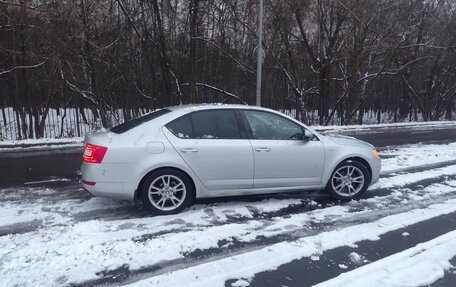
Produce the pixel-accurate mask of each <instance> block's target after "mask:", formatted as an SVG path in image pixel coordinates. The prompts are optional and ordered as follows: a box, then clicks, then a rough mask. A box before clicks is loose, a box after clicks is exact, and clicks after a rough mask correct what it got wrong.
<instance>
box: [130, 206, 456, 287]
mask: <svg viewBox="0 0 456 287" xmlns="http://www.w3.org/2000/svg"><path fill="white" fill-rule="evenodd" d="M455 203H456V200H455V199H452V200H449V201H447V202H445V203H443V204H434V205H431V206H429V207H427V208H424V209H415V210H412V211H409V212H404V213H399V214H395V215H392V216H388V217H384V218H382V219H380V220H377V221H374V222H369V223H364V224H359V225H354V226H349V227H345V228H341V229H336V230H332V231H327V232H322V233H319V234H318V235H316V236H310V237H304V238H300V239H298V240H296V241H287V242H280V243H277V244H273V245H270V246H267V247H264V248H261V249H258V250H255V251H251V252H247V253H242V254H239V255H235V256H231V257H227V258H223V259H219V260H215V261H211V262H206V263H202V264H198V265H195V266H192V267H188V268H185V269H179V270H175V271H172V272H167V273H162V274H159V275H156V276H154V277H151V278H148V279H144V280H141V281H138V282H135V283H132V284H131V285H128V286H131V287H140V286H178V285H179V283H181V282H186V286H213V287H217V286H224V285H225V282H226V281H227V280H229V279H236V278H251V277H252V276H254V275H255V274H257V273H259V272H262V271H265V270H272V269H275V268H277V267H279V266H281V265H283V264H285V263H288V262H291V261H293V260H296V259H300V258H303V257H310V256H312V255H315V254H321V252H324V251H327V250H331V249H335V248H337V247H341V246H347V245H348V246H349V245H353V244H355V243H356V242H359V241H363V240H378V239H379V236H380V235H382V234H385V233H387V232H390V231H394V230H397V229H400V228H402V227H404V226H410V225H413V224H415V223H418V222H422V221H425V220H429V219H431V218H434V217H437V216H441V215H444V214H449V213H453V212H456V204H455Z"/></svg>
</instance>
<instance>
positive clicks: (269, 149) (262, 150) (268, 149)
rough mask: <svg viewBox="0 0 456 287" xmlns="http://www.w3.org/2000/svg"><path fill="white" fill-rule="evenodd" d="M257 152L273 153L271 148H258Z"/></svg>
mask: <svg viewBox="0 0 456 287" xmlns="http://www.w3.org/2000/svg"><path fill="white" fill-rule="evenodd" d="M255 151H257V152H268V151H271V148H269V147H257V148H255Z"/></svg>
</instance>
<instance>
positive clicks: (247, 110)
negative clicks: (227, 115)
mask: <svg viewBox="0 0 456 287" xmlns="http://www.w3.org/2000/svg"><path fill="white" fill-rule="evenodd" d="M240 112H241V115H242V120H243V124H244V125H245V126H246V130H247V131H248V132H247V134H248V137H249V140H261V141H302V140H290V139H256V138H255V137H254V135H253V131H252V128H251V127H250V124H249V121H248V119H247V115H246V114H245V112H258V113H265V114H271V115H275V116H277V117H280V118H282V119H284V120H285V121H288V122H290V123H293V124H295V125H297V126H299V127H300V128H301V131H302V133H303V135H304V134H305V129H306V128H305V127H304V126H302V125H301V124H299V123H296V122H294V121H292V120H290V119H288V118H286V117H284V116H282V115H279V114H276V113H271V112H269V111H263V110H255V109H242V110H241V111H240ZM314 137H315V135H314ZM315 138H316V137H315Z"/></svg>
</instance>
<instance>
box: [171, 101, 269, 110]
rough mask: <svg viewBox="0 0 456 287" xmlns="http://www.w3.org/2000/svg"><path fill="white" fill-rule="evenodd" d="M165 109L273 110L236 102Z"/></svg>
mask: <svg viewBox="0 0 456 287" xmlns="http://www.w3.org/2000/svg"><path fill="white" fill-rule="evenodd" d="M164 109H167V110H170V111H198V110H216V109H256V110H264V111H271V110H270V109H266V108H262V107H257V106H249V105H234V104H223V103H215V104H197V105H179V106H170V107H165V108H164Z"/></svg>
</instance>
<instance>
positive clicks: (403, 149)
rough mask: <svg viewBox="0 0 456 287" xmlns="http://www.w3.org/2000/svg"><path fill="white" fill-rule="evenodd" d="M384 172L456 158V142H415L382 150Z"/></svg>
mask: <svg viewBox="0 0 456 287" xmlns="http://www.w3.org/2000/svg"><path fill="white" fill-rule="evenodd" d="M380 156H381V157H384V158H382V172H383V173H384V172H388V173H391V172H398V171H401V170H404V169H407V168H411V167H415V168H416V167H420V166H423V165H430V164H436V163H441V162H444V161H451V160H456V143H449V144H413V145H405V146H400V147H393V148H386V149H384V150H382V151H381V152H380Z"/></svg>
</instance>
